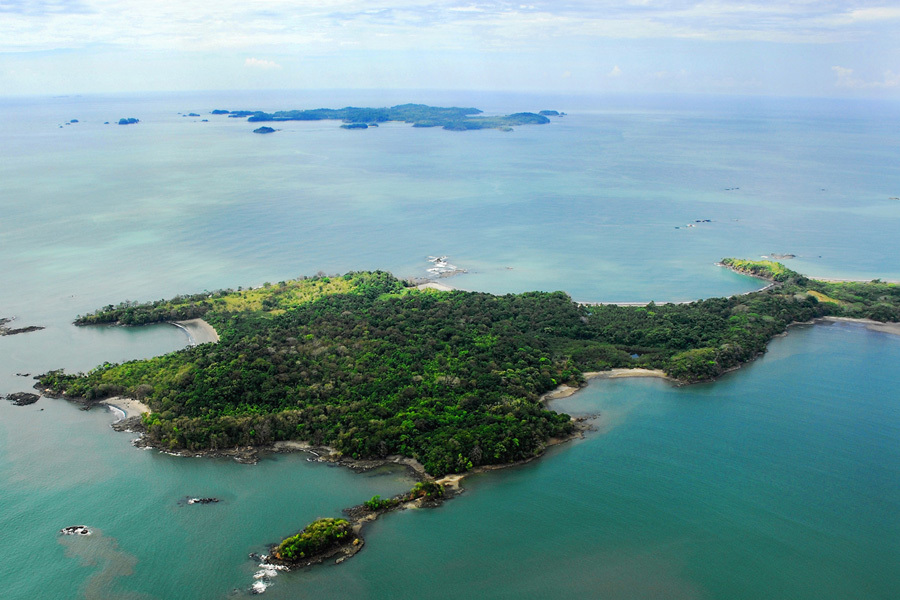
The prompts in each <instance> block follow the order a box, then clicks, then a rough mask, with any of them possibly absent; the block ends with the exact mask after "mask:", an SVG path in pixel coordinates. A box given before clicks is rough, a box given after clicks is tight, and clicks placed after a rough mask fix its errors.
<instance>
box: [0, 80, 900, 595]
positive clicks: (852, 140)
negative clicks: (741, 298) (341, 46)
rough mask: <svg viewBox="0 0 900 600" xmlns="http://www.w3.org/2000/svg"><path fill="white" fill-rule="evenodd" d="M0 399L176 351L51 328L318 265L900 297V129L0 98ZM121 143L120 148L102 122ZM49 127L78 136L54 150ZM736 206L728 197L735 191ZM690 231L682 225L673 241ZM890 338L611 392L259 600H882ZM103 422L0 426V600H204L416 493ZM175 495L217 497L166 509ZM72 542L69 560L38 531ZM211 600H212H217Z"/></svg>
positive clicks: (859, 121) (661, 113)
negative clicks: (41, 378)
mask: <svg viewBox="0 0 900 600" xmlns="http://www.w3.org/2000/svg"><path fill="white" fill-rule="evenodd" d="M410 100H413V101H422V102H426V103H431V104H440V105H449V104H455V105H467V106H468V105H474V106H478V107H480V108H483V109H485V110H486V111H488V112H495V113H507V112H514V111H518V110H540V109H544V108H553V109H558V110H564V111H566V112H567V113H569V114H568V116H566V117H564V118H562V119H558V120H554V121H553V123H552V124H551V125H548V126H541V127H520V128H517V129H516V131H515V132H513V133H501V132H497V131H477V132H466V133H455V132H445V131H441V130H427V129H426V130H423V129H411V128H409V127H408V126H404V125H400V124H389V125H385V126H382V127H380V128H378V129H371V130H366V131H346V130H341V129H339V128H338V127H337V124H336V123H330V122H320V123H285V124H283V125H282V126H281V128H282V131H280V132H278V133H276V134H274V135H269V136H256V135H252V134H250V133H249V131H250V130H251V129H252V127H250V126H249V124H247V123H245V122H241V121H236V120H234V119H227V118H225V117H212V116H209V115H207V117H208V118H209V122H208V123H202V122H200V120H199V119H195V118H186V117H182V116H180V115H179V114H178V113H179V112H181V113H187V112H190V111H194V112H198V113H201V114H205V113H207V112H208V111H209V110H211V109H213V108H232V109H233V108H262V109H281V108H307V107H316V106H343V105H348V104H355V105H389V104H397V103H402V102H407V101H410ZM0 107H2V108H3V110H0V138H2V141H3V144H4V160H3V161H2V162H0V256H2V258H3V267H4V280H3V285H2V286H0V316H15V317H17V321H16V326H22V325H30V324H38V325H44V326H46V327H47V329H45V330H43V331H39V332H36V333H31V334H27V335H20V336H13V337H3V338H0V394H5V393H9V392H13V391H27V390H28V389H29V388H30V385H31V383H32V381H31V379H30V377H25V376H20V375H17V373H29V374H34V373H39V372H42V371H46V370H49V369H52V368H59V367H65V368H67V369H69V370H84V369H89V368H91V367H92V366H94V365H96V364H98V363H100V362H103V361H105V360H110V361H121V360H127V359H130V358H138V357H146V356H153V355H156V354H160V353H163V352H166V351H169V350H172V349H175V348H178V347H181V346H183V345H184V344H185V343H186V341H187V339H186V336H185V335H184V333H183V332H181V331H179V330H178V329H176V328H174V327H171V326H166V325H161V326H155V327H149V328H142V329H116V328H88V329H76V328H74V327H73V326H71V320H72V318H73V317H74V316H75V315H77V314H80V313H83V312H86V311H89V310H93V309H94V308H96V307H98V306H102V305H104V304H107V303H115V302H119V301H121V300H124V299H138V300H147V299H154V298H160V297H166V296H171V295H174V294H177V293H185V292H195V291H199V290H203V289H215V288H219V287H236V286H238V285H245V286H246V285H257V284H260V283H263V282H265V281H279V280H282V279H286V278H290V277H294V276H297V275H302V274H314V273H315V272H317V271H319V270H322V271H325V272H328V273H333V272H343V271H347V270H353V269H369V268H382V269H387V270H391V271H392V272H394V273H396V274H397V275H399V276H424V275H425V269H426V268H427V267H429V266H430V264H429V263H428V262H427V261H426V258H427V256H429V255H435V254H447V255H449V256H450V260H451V262H453V263H454V264H457V265H459V266H460V267H463V268H466V269H468V270H469V273H467V274H465V275H461V276H458V277H456V278H454V279H451V280H448V282H449V283H452V284H454V285H457V286H459V287H462V288H466V289H478V290H486V291H491V292H497V293H505V292H515V291H524V290H530V289H544V290H554V289H563V290H566V291H568V292H569V293H570V294H571V295H572V296H573V297H574V298H576V299H578V300H612V301H615V300H619V301H629V300H649V299H655V300H658V301H659V300H685V299H692V298H699V297H707V296H713V295H723V294H732V293H739V292H743V291H747V290H751V289H754V288H756V287H758V285H759V284H758V283H757V282H756V281H755V280H752V279H749V278H745V277H741V276H738V275H736V274H733V273H731V272H729V271H725V270H723V269H720V268H718V267H716V266H715V265H714V263H715V261H716V260H718V259H720V258H722V257H723V256H740V257H749V258H753V257H757V256H760V255H764V254H769V253H772V252H777V253H793V254H796V255H798V257H797V258H796V259H794V260H792V261H791V262H790V263H789V264H790V266H791V267H792V268H794V269H796V270H799V271H803V272H806V273H809V274H811V275H816V276H825V277H846V278H860V279H868V278H874V277H881V278H884V279H900V266H898V263H897V261H896V256H898V255H900V238H898V237H897V236H896V232H897V231H900V227H898V224H900V223H898V221H900V201H897V200H891V199H890V198H892V197H896V196H900V172H898V171H897V169H896V165H897V164H900V110H898V107H897V106H895V105H888V104H877V103H871V102H869V103H862V102H859V103H856V102H845V101H842V102H826V101H801V100H740V99H712V100H710V99H699V98H650V99H647V98H586V97H582V98H560V97H537V96H514V95H477V94H463V93H459V94H433V93H431V94H422V93H395V94H393V95H391V94H388V93H371V94H359V93H354V94H350V93H342V92H329V93H324V92H323V93H319V94H300V93H281V94H276V93H273V92H270V93H264V94H259V95H238V94H235V95H205V96H204V95H159V96H151V97H143V98H139V97H74V98H52V99H51V98H35V99H0ZM131 116H133V117H137V118H140V119H141V123H140V124H138V125H135V126H128V127H122V126H118V125H103V121H107V120H108V121H112V122H115V121H117V120H118V119H119V118H120V117H131ZM70 119H78V120H79V121H80V122H79V123H77V124H71V125H63V126H62V127H61V128H60V127H59V126H60V125H61V124H63V123H65V122H66V121H68V120H70ZM727 188H740V189H727ZM698 219H699V220H703V219H710V220H711V222H710V223H698V224H696V227H692V228H687V227H685V225H686V224H688V223H693V222H694V221H695V220H698ZM898 359H900V337H896V336H893V337H892V336H889V335H886V334H878V333H872V332H868V331H866V330H865V329H863V328H860V327H857V326H849V325H840V326H817V327H813V328H809V327H808V328H797V329H795V330H794V331H793V332H792V333H791V334H790V335H789V336H787V337H785V338H781V339H778V340H776V341H775V342H773V344H772V347H771V350H770V352H769V354H768V355H767V356H766V357H765V358H764V359H762V360H760V361H759V362H757V363H754V364H753V365H751V366H749V367H748V368H745V369H743V370H741V371H739V372H737V373H734V374H731V375H729V376H728V377H726V378H724V379H723V380H721V381H719V382H717V383H715V384H710V385H703V386H691V387H688V388H673V387H671V386H669V385H668V384H666V383H663V382H659V381H607V382H596V383H593V384H591V385H590V386H589V387H588V389H586V390H584V391H583V392H581V393H579V394H578V395H576V396H575V397H573V398H571V399H568V400H566V401H560V402H559V403H558V405H557V407H558V409H559V410H564V411H569V412H572V413H575V414H578V413H585V414H597V413H599V415H600V416H599V417H598V419H597V426H598V431H597V432H595V433H591V434H589V435H588V436H587V438H586V439H585V440H583V441H578V442H574V443H571V444H568V445H566V446H564V447H561V448H558V449H554V450H552V451H551V452H550V453H548V456H547V457H545V458H544V459H542V460H540V461H537V462H535V463H533V464H531V465H528V466H525V467H522V468H516V469H511V470H507V471H503V472H498V473H491V474H488V475H481V476H476V477H473V478H471V479H469V480H468V481H467V482H466V488H467V492H466V493H465V494H464V495H463V496H462V497H461V498H459V499H457V500H454V501H453V502H451V503H449V504H447V505H445V506H444V507H442V508H440V509H438V510H434V511H407V512H404V513H400V514H395V515H391V516H389V517H388V518H386V519H384V520H383V521H380V522H378V523H376V524H375V525H373V526H372V527H371V529H370V530H369V532H368V534H367V540H368V545H367V548H366V549H365V550H364V551H363V552H362V553H360V554H359V555H358V556H357V557H355V558H354V559H353V560H351V561H349V562H348V563H346V564H344V565H341V566H340V567H338V568H332V567H324V568H321V569H317V570H312V571H306V572H298V573H290V574H286V575H279V576H278V577H276V578H275V579H274V580H273V583H272V586H271V587H270V588H269V590H268V591H267V596H268V597H275V598H304V597H308V598H328V597H336V598H340V597H350V596H356V597H363V598H388V597H409V596H412V595H413V594H418V593H421V592H422V590H427V593H428V594H429V595H430V596H437V597H450V596H454V597H459V596H462V597H533V598H538V597H564V596H572V595H573V594H577V595H580V596H590V597H603V598H771V597H777V598H891V597H897V596H900V581H898V577H897V575H895V574H894V572H895V571H896V569H895V568H893V567H894V565H896V563H897V561H898V559H900V548H898V542H897V540H898V539H900V535H898V534H900V531H898V525H897V519H896V515H897V514H900V472H898V471H900V456H898V450H897V449H898V448H900V410H898V407H897V402H896V392H895V390H896V389H897V383H898V381H897V377H898V376H897V375H895V373H896V372H897V369H896V365H897V364H898ZM112 418H113V417H112V415H111V414H110V413H108V412H104V411H100V410H94V411H91V412H83V411H80V410H78V409H77V408H76V407H73V406H70V405H68V404H66V403H64V402H61V401H53V400H48V399H42V400H41V401H39V402H38V403H37V404H35V405H32V406H29V407H13V406H11V405H9V404H8V403H7V402H0V506H2V507H3V510H2V511H0V530H2V531H3V532H4V536H3V540H4V542H5V543H4V544H3V545H2V550H0V582H2V583H0V585H2V586H3V591H2V592H0V595H2V596H3V597H10V598H33V597H37V596H42V597H51V598H68V597H88V598H180V597H184V598H222V597H227V596H229V595H232V594H234V595H242V594H243V593H245V592H246V590H247V588H248V587H249V586H250V584H251V583H252V581H253V578H252V577H253V574H254V572H255V570H256V569H255V567H256V565H255V563H254V562H253V561H251V560H249V559H248V558H247V555H248V553H250V552H259V551H262V550H264V549H265V547H266V544H268V543H271V542H274V541H276V540H277V539H278V538H280V537H281V536H283V535H285V534H287V533H290V532H292V531H294V530H296V529H297V528H299V527H300V526H302V525H303V524H304V523H305V522H307V521H309V520H311V519H313V518H315V517H318V516H326V515H336V514H337V513H338V511H339V510H340V509H341V508H342V507H345V506H348V505H352V504H356V503H358V502H359V501H361V500H362V499H365V498H368V497H370V496H372V495H373V494H376V493H379V494H382V495H385V494H393V493H396V492H399V491H400V490H402V489H405V488H407V487H408V486H409V485H410V483H411V482H410V480H409V479H408V478H407V477H406V476H405V474H403V473H401V472H386V473H380V474H374V475H362V476H360V475H355V474H353V473H350V472H349V471H346V470H343V469H338V468H331V467H327V466H323V465H320V464H317V463H310V462H307V461H306V457H305V456H304V455H300V454H297V455H284V456H278V457H272V458H269V459H266V460H264V461H263V462H262V463H260V464H259V465H256V466H245V465H239V464H236V463H233V462H230V461H214V460H196V459H184V458H178V457H172V456H167V455H161V454H158V453H155V452H152V451H141V450H137V449H135V448H133V447H132V446H131V444H130V440H131V437H130V436H129V435H127V434H116V433H114V432H112V431H111V430H110V429H109V428H108V424H109V423H110V422H111V420H112ZM188 495H203V496H206V495H210V496H217V497H219V498H222V500H223V501H222V502H221V503H219V504H216V505H209V506H185V505H179V503H178V501H179V499H182V498H184V497H185V496H188ZM81 523H84V524H87V525H90V526H91V527H94V528H96V529H97V530H98V533H97V534H96V535H94V536H91V537H89V538H71V537H69V538H61V537H58V536H57V535H56V532H57V531H58V530H59V529H60V528H61V527H63V526H67V525H74V524H81ZM234 590H237V591H236V592H235V591H234Z"/></svg>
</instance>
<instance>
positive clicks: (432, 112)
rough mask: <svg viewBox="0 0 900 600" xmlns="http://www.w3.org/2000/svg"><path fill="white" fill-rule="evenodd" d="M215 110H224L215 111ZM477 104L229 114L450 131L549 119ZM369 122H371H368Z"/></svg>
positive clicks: (358, 126) (253, 118)
mask: <svg viewBox="0 0 900 600" xmlns="http://www.w3.org/2000/svg"><path fill="white" fill-rule="evenodd" d="M213 112H214V113H216V114H224V113H221V112H216V111H213ZM480 113H481V111H480V110H478V109H477V108H458V107H449V108H447V107H438V106H426V105H424V104H402V105H399V106H392V107H390V108H357V107H353V106H348V107H346V108H339V109H333V108H317V109H313V110H282V111H278V112H274V113H266V112H262V111H255V112H254V111H232V112H231V113H230V114H229V115H228V116H229V117H237V116H247V117H248V118H247V120H248V121H251V122H260V121H322V120H337V121H343V122H344V123H345V125H342V127H344V128H345V129H365V128H366V127H367V126H368V127H372V126H377V124H378V123H386V122H388V121H401V122H404V123H412V125H413V127H443V128H444V129H448V130H451V131H466V130H469V129H503V128H509V127H512V126H515V125H543V124H545V123H549V122H550V119H548V118H547V117H546V116H544V115H538V114H535V113H515V114H512V115H507V116H503V117H479V116H475V115H478V114H480ZM367 124H368V125H367Z"/></svg>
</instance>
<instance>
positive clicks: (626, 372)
mask: <svg viewBox="0 0 900 600" xmlns="http://www.w3.org/2000/svg"><path fill="white" fill-rule="evenodd" d="M624 377H660V378H662V379H670V377H669V376H668V375H666V372H665V371H663V370H661V369H610V370H609V371H591V372H588V373H585V374H584V378H585V379H621V378H624Z"/></svg>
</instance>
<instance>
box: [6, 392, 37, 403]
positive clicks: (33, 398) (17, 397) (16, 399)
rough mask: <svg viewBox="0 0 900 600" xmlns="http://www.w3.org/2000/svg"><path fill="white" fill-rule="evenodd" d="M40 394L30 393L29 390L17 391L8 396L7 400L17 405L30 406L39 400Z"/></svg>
mask: <svg viewBox="0 0 900 600" xmlns="http://www.w3.org/2000/svg"><path fill="white" fill-rule="evenodd" d="M39 398H40V396H38V395H37V394H29V393H28V392H16V393H14V394H10V395H9V396H7V397H6V399H7V400H9V401H10V402H12V403H13V404H15V405H16V406H28V405H29V404H34V403H35V402H37V401H38V399H39Z"/></svg>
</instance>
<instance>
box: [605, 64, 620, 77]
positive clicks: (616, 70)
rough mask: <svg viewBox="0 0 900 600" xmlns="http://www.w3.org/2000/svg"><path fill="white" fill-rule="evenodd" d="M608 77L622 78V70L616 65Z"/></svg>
mask: <svg viewBox="0 0 900 600" xmlns="http://www.w3.org/2000/svg"><path fill="white" fill-rule="evenodd" d="M606 75H607V76H608V77H621V76H622V69H620V68H619V65H616V66H614V67H613V68H612V70H611V71H610V72H609V73H607V74H606Z"/></svg>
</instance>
